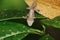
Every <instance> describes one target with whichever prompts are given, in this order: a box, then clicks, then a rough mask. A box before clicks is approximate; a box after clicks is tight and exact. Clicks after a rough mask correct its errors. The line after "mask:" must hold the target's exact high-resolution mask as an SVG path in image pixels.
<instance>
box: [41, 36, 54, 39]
mask: <svg viewBox="0 0 60 40" xmlns="http://www.w3.org/2000/svg"><path fill="white" fill-rule="evenodd" d="M40 40H54V38H53V37H51V36H50V35H45V36H43V37H42V38H40Z"/></svg>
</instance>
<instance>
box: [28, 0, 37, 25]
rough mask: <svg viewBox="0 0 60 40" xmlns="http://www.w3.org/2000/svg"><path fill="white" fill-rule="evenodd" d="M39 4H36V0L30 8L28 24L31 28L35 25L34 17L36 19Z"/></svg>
mask: <svg viewBox="0 0 60 40" xmlns="http://www.w3.org/2000/svg"><path fill="white" fill-rule="evenodd" d="M36 5H37V3H36V0H35V1H34V2H33V3H32V5H31V7H30V8H29V9H30V11H29V13H28V15H27V16H28V17H27V23H28V25H29V26H32V24H33V23H34V17H35V14H34V9H35V7H36Z"/></svg>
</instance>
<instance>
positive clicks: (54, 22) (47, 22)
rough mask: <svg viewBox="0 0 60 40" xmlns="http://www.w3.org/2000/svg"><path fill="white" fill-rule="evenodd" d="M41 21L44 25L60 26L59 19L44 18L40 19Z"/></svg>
mask: <svg viewBox="0 0 60 40" xmlns="http://www.w3.org/2000/svg"><path fill="white" fill-rule="evenodd" d="M41 22H42V23H43V24H45V25H48V26H53V27H55V28H60V21H56V20H49V19H46V20H41Z"/></svg>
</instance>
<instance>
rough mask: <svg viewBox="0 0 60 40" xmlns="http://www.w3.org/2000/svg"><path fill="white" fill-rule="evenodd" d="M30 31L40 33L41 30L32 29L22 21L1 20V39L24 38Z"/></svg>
mask: <svg viewBox="0 0 60 40" xmlns="http://www.w3.org/2000/svg"><path fill="white" fill-rule="evenodd" d="M29 33H34V34H40V33H43V32H42V31H40V30H37V29H32V28H29V27H27V26H26V25H24V24H21V23H15V22H7V21H5V22H0V40H1V39H6V38H7V39H11V40H12V39H14V38H16V39H20V40H21V39H22V38H24V37H25V36H27V35H28V34H29ZM9 37H11V38H9Z"/></svg>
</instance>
